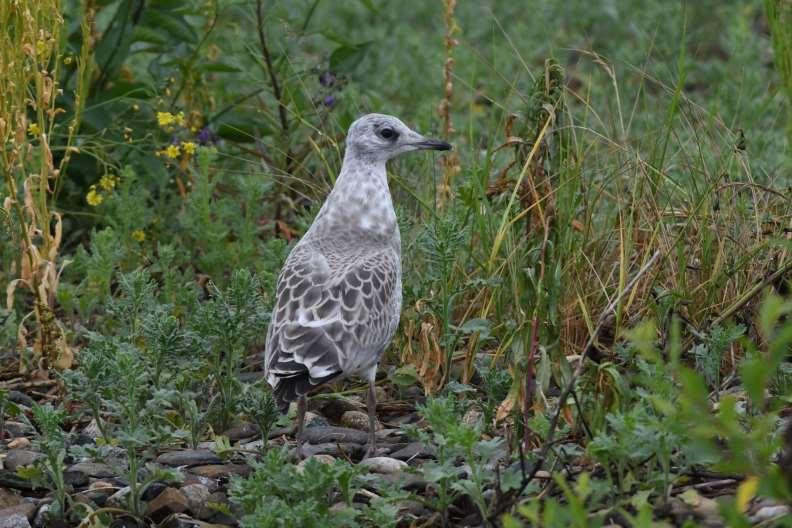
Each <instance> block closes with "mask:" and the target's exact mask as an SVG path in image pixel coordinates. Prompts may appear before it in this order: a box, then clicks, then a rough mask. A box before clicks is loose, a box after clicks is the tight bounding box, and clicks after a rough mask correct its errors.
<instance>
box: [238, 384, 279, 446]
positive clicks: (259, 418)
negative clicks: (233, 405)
mask: <svg viewBox="0 0 792 528" xmlns="http://www.w3.org/2000/svg"><path fill="white" fill-rule="evenodd" d="M239 410H240V411H242V413H244V414H245V415H246V416H247V417H248V419H249V420H250V421H252V422H253V423H254V424H256V425H257V426H258V429H259V433H260V434H261V453H262V455H263V454H264V453H265V452H266V451H267V439H268V438H269V432H270V429H272V426H273V425H274V424H275V421H276V420H277V419H278V417H279V416H280V412H279V411H278V406H277V404H276V403H275V398H274V397H273V396H272V392H271V391H270V390H269V389H268V388H266V389H265V388H264V387H261V386H259V385H253V384H248V385H245V386H244V387H243V389H242V396H241V397H240V399H239Z"/></svg>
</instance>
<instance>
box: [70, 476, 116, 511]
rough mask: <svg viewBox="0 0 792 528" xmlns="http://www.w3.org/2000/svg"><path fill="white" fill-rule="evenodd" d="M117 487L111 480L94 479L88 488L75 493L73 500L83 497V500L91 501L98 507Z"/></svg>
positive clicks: (103, 504)
mask: <svg viewBox="0 0 792 528" xmlns="http://www.w3.org/2000/svg"><path fill="white" fill-rule="evenodd" d="M117 489H118V487H117V486H115V485H114V484H113V483H112V482H108V481H106V480H96V481H94V482H92V483H91V484H90V485H89V486H88V489H87V490H85V491H82V492H80V493H79V494H77V497H76V499H75V500H78V499H81V498H84V499H85V501H89V502H93V503H94V504H96V505H97V506H99V507H100V508H101V507H103V506H105V505H106V504H107V500H108V498H109V497H110V496H111V495H112V494H113V493H115V491H116V490H117Z"/></svg>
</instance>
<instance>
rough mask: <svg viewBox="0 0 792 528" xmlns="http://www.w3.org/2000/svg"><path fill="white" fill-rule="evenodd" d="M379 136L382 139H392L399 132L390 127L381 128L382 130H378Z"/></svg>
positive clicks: (397, 135)
mask: <svg viewBox="0 0 792 528" xmlns="http://www.w3.org/2000/svg"><path fill="white" fill-rule="evenodd" d="M379 136H380V137H381V138H382V139H387V140H394V139H396V138H397V137H399V133H398V132H396V131H395V130H393V129H392V128H383V129H382V130H380V131H379Z"/></svg>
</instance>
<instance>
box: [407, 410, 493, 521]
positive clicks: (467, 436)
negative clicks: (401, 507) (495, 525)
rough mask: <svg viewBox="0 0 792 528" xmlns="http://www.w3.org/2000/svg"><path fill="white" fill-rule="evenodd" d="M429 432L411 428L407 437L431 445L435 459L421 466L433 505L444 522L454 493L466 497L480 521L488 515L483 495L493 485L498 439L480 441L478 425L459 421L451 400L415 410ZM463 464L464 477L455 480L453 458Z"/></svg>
mask: <svg viewBox="0 0 792 528" xmlns="http://www.w3.org/2000/svg"><path fill="white" fill-rule="evenodd" d="M419 412H420V414H421V416H422V417H423V418H424V420H426V422H427V424H428V425H429V427H430V429H431V432H427V431H422V430H420V429H418V428H412V429H411V430H410V431H411V434H412V435H414V436H415V437H416V438H417V439H418V440H420V441H421V442H423V443H424V444H426V445H431V446H435V449H436V455H437V460H436V461H431V462H427V463H426V464H424V465H423V466H422V468H421V469H422V472H423V476H424V478H426V480H427V481H429V482H431V483H432V484H433V485H434V486H436V490H437V499H436V501H435V504H434V505H433V507H434V509H435V510H436V511H438V512H440V513H441V514H442V515H443V516H444V519H446V520H445V522H448V521H447V517H446V516H447V512H448V508H449V507H450V506H451V504H452V503H453V502H454V501H455V500H456V498H457V496H458V494H463V495H467V496H468V497H469V498H470V499H471V500H472V501H473V503H474V504H475V505H476V508H478V510H479V513H480V515H481V518H482V519H486V518H487V516H488V509H489V508H488V501H487V500H486V499H485V496H484V492H485V489H486V488H487V487H489V486H492V485H493V484H494V483H495V477H496V475H495V472H494V469H493V468H494V464H496V463H497V460H498V458H499V456H500V454H501V453H500V449H501V447H502V440H501V439H500V438H493V439H491V440H484V439H482V438H481V429H480V428H481V424H479V423H476V424H466V423H465V422H464V420H462V419H461V418H462V416H461V413H460V405H459V403H458V402H457V401H456V400H455V399H453V398H451V397H438V398H432V399H430V400H428V401H427V403H426V405H424V406H421V407H419ZM459 458H461V459H463V460H464V461H465V463H466V464H467V468H468V469H467V472H468V475H467V478H459V473H460V469H459V468H457V467H456V461H457V459H459Z"/></svg>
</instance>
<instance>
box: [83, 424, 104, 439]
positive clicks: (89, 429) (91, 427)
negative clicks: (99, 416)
mask: <svg viewBox="0 0 792 528" xmlns="http://www.w3.org/2000/svg"><path fill="white" fill-rule="evenodd" d="M82 434H84V435H85V436H87V437H88V438H92V439H94V440H96V439H97V438H100V437H101V436H102V431H100V430H99V425H98V424H97V423H96V419H93V420H91V421H90V422H88V425H86V426H85V427H84V428H83V430H82Z"/></svg>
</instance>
